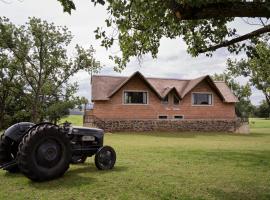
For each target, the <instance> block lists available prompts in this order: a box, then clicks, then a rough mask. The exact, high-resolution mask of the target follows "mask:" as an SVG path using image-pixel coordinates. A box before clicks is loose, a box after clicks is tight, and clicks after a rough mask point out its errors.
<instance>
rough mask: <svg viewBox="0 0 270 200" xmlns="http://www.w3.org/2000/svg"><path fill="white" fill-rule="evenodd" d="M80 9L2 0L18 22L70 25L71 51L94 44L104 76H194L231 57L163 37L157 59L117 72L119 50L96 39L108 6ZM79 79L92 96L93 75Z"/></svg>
mask: <svg viewBox="0 0 270 200" xmlns="http://www.w3.org/2000/svg"><path fill="white" fill-rule="evenodd" d="M74 2H75V5H76V11H72V14H71V15H69V14H67V13H63V8H62V7H61V5H60V3H59V2H58V1H56V0H46V1H44V0H0V16H5V17H7V18H9V19H10V20H11V22H13V23H14V24H17V25H22V24H24V23H25V22H27V21H28V17H38V18H41V19H43V20H47V21H48V22H54V23H55V24H56V25H60V26H67V27H68V29H69V30H70V31H71V32H72V34H73V36H74V38H73V41H72V43H71V45H70V46H69V54H70V55H73V53H74V47H75V45H76V44H79V45H80V46H83V47H85V48H88V47H89V46H90V45H92V46H93V47H94V49H95V50H96V54H95V57H96V59H97V60H99V61H100V62H101V64H102V65H103V68H102V70H101V72H100V74H102V75H117V76H119V75H120V76H129V75H131V74H133V73H134V72H136V71H140V72H141V73H142V74H143V75H145V76H146V77H164V78H179V79H189V78H190V79H192V78H197V77H199V76H203V75H207V74H208V75H212V74H214V73H222V72H223V71H224V70H225V69H226V60H227V58H229V57H230V58H231V57H232V55H230V54H229V53H228V52H227V51H226V49H219V50H217V51H216V52H215V53H214V54H213V56H212V57H210V58H209V57H206V56H204V55H200V56H198V57H195V58H194V57H191V56H190V55H189V54H188V53H187V52H186V49H187V47H186V45H185V43H184V42H183V40H182V39H181V38H178V39H174V40H170V39H167V38H163V39H162V40H161V45H160V49H159V54H158V57H157V59H153V58H152V57H151V56H149V55H146V56H145V57H144V58H143V61H142V62H141V63H138V61H137V60H136V59H133V60H131V62H130V63H129V64H128V66H127V67H126V69H124V70H123V71H122V72H121V73H117V72H115V71H113V63H112V62H111V61H110V60H109V59H108V56H109V55H110V54H112V53H116V52H117V51H118V49H117V48H116V49H113V50H108V51H106V49H105V48H103V47H101V46H100V41H99V40H96V39H95V34H94V32H93V31H94V30H95V29H96V28H97V27H98V26H103V27H105V23H104V21H105V19H106V17H107V16H108V15H107V12H106V9H105V7H103V6H96V7H94V5H93V3H91V1H90V0H75V1H74ZM232 25H233V26H235V27H238V30H239V32H238V33H239V34H244V33H247V32H249V31H251V30H252V29H254V28H255V27H254V26H252V27H251V26H248V25H246V24H245V23H244V21H243V20H241V19H239V20H236V21H234V22H233V24H232ZM71 81H72V82H75V81H76V82H78V84H79V90H78V95H79V96H85V97H87V98H88V99H90V98H91V97H90V93H91V92H90V75H89V74H88V73H86V72H79V73H78V74H76V75H75V76H74V77H72V79H71ZM238 81H239V82H240V83H245V81H246V80H245V79H243V78H240V79H238ZM263 98H264V96H263V94H262V93H261V92H260V91H258V90H256V89H255V88H252V96H251V101H252V103H253V104H255V105H258V104H259V103H260V102H261V101H262V100H263Z"/></svg>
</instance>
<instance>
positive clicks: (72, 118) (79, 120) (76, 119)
mask: <svg viewBox="0 0 270 200" xmlns="http://www.w3.org/2000/svg"><path fill="white" fill-rule="evenodd" d="M65 121H68V122H71V123H72V125H74V126H82V125H83V116H82V115H69V116H67V117H64V118H62V119H61V120H60V122H59V123H64V122H65Z"/></svg>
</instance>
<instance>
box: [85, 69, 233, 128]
mask: <svg viewBox="0 0 270 200" xmlns="http://www.w3.org/2000/svg"><path fill="white" fill-rule="evenodd" d="M92 101H93V102H94V108H93V109H92V110H90V111H87V112H86V113H85V117H84V124H85V126H88V125H90V124H93V123H94V124H96V125H97V126H99V127H100V128H104V129H106V130H109V131H121V130H135V131H138V130H139V131H146V130H161V129H164V130H167V129H169V130H184V131H187V130H192V131H194V130H196V131H201V130H202V131H204V130H206V131H208V130H210V131H234V130H235V129H236V127H235V126H236V125H235V124H237V123H236V122H237V117H236V114H235V103H236V102H237V101H238V100H237V98H236V97H235V95H234V94H233V93H232V91H231V90H230V88H229V87H228V86H227V85H226V84H225V82H216V81H213V80H212V78H211V77H210V76H202V77H199V78H196V79H191V80H183V79H167V78H147V77H144V76H143V75H142V74H141V73H140V72H136V73H134V74H133V75H131V76H130V77H116V76H100V75H98V76H93V77H92Z"/></svg>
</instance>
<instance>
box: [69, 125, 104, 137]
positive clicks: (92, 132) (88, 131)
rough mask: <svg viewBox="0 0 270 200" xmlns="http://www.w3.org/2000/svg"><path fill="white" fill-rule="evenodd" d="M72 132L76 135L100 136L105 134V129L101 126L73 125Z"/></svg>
mask: <svg viewBox="0 0 270 200" xmlns="http://www.w3.org/2000/svg"><path fill="white" fill-rule="evenodd" d="M71 134H74V135H88V136H96V137H98V138H100V137H103V136H104V131H103V130H102V129H99V128H87V127H80V126H73V127H72V130H71Z"/></svg>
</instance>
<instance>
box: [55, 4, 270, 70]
mask: <svg viewBox="0 0 270 200" xmlns="http://www.w3.org/2000/svg"><path fill="white" fill-rule="evenodd" d="M59 1H60V2H61V3H62V5H63V7H64V11H66V12H69V13H70V12H71V10H73V9H75V5H73V4H74V3H73V1H72V0H59ZM91 1H92V2H93V3H94V4H95V5H96V4H101V5H104V6H106V8H107V10H108V13H109V16H108V18H107V19H106V24H107V28H110V29H111V30H112V33H110V32H108V31H104V29H103V28H101V27H99V28H97V30H96V31H95V33H96V38H97V39H101V45H102V46H104V47H105V48H107V49H108V48H111V47H112V46H113V45H114V44H118V45H119V47H120V50H121V52H122V55H111V56H110V59H112V60H113V61H114V62H115V63H116V66H117V68H116V69H118V70H121V69H123V68H124V67H125V66H126V64H127V62H129V60H130V58H132V57H134V56H137V57H139V58H140V57H141V56H143V55H145V54H148V53H150V54H151V55H152V57H153V58H156V56H157V53H158V48H159V46H160V40H161V39H162V38H163V37H167V38H170V39H174V38H177V37H182V38H183V39H184V41H185V42H186V44H187V46H188V52H189V53H190V54H191V55H193V56H197V55H198V54H200V53H206V55H209V56H210V55H211V54H212V52H213V51H215V50H216V49H219V48H222V47H228V50H229V51H230V52H236V53H238V52H239V51H241V50H243V49H244V50H246V49H247V48H248V46H249V42H250V40H251V39H254V38H256V37H258V36H260V35H262V34H266V33H269V32H270V25H269V24H268V20H267V18H269V17H270V12H269V10H270V2H269V1H265V0H256V1H255V0H253V1H249V0H234V1H232V0H197V1H194V0H168V1H163V0H156V1H141V0H114V1H112V0H107V1H105V0H91ZM235 17H249V18H255V17H256V18H257V21H258V22H259V23H260V25H261V26H262V27H260V28H258V29H257V30H254V31H251V32H250V33H246V34H244V35H239V34H237V31H236V27H232V28H230V26H229V23H230V22H232V21H233V20H234V19H235ZM246 21H247V23H251V22H249V21H248V20H246ZM116 30H117V31H116ZM243 41H246V42H243Z"/></svg>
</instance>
